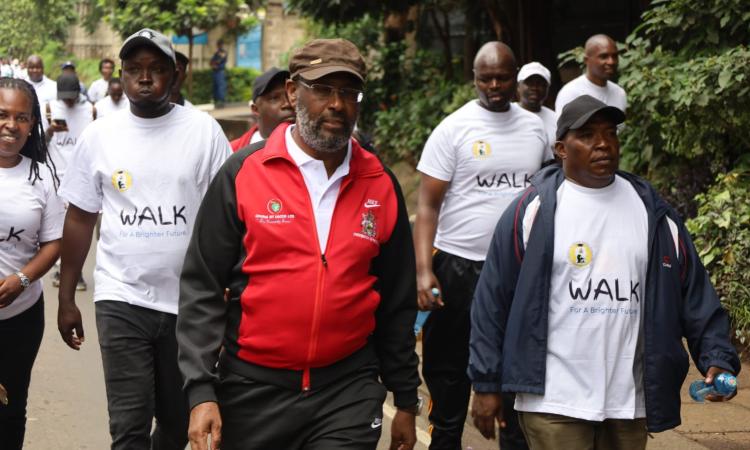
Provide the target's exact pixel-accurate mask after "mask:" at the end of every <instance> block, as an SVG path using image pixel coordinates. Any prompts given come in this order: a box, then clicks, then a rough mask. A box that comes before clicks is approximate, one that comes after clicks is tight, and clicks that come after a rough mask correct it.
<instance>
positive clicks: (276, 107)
mask: <svg viewBox="0 0 750 450" xmlns="http://www.w3.org/2000/svg"><path fill="white" fill-rule="evenodd" d="M287 78H289V71H288V70H282V69H279V68H276V67H271V68H270V69H268V70H267V71H265V72H263V73H262V74H261V75H259V76H258V77H257V78H256V79H255V81H253V102H252V105H250V108H251V109H252V111H253V114H254V115H255V116H256V117H257V119H258V120H257V123H256V124H255V125H253V126H252V127H250V130H248V131H247V132H246V133H245V134H243V135H242V136H240V137H239V138H237V139H235V140H233V141H232V142H230V144H231V145H232V150H233V151H235V152H236V151H237V150H239V149H241V148H242V147H244V146H246V145H249V144H254V143H256V142H260V141H262V140H263V139H268V136H270V135H271V132H272V131H273V130H274V129H275V128H276V127H277V126H278V125H279V124H280V123H283V122H294V109H292V105H290V104H289V99H287V98H286V88H285V86H286V80H287Z"/></svg>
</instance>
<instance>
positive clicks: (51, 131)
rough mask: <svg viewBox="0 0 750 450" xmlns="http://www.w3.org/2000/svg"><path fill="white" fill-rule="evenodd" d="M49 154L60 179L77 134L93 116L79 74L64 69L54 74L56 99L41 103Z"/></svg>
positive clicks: (71, 152)
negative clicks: (58, 74) (84, 95)
mask: <svg viewBox="0 0 750 450" xmlns="http://www.w3.org/2000/svg"><path fill="white" fill-rule="evenodd" d="M41 107H42V108H43V110H42V111H43V112H42V113H43V114H48V115H49V121H47V120H43V121H42V124H43V125H44V131H45V135H46V137H47V145H48V147H49V153H50V158H52V161H54V163H55V168H56V169H57V174H58V176H59V177H60V179H61V180H62V179H63V177H64V176H65V171H66V168H67V165H68V162H69V160H70V158H72V156H73V151H74V150H75V148H76V144H77V142H78V138H79V136H81V133H83V130H84V129H85V128H86V127H87V126H88V124H90V123H91V122H93V120H94V107H93V105H92V104H91V103H89V102H88V101H86V99H85V98H84V97H83V95H81V90H80V84H79V81H78V77H77V76H75V75H74V74H69V73H64V74H62V75H60V76H59V77H58V78H57V100H55V101H51V102H49V103H47V104H43V105H42V106H41Z"/></svg>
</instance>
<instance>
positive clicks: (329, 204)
mask: <svg viewBox="0 0 750 450" xmlns="http://www.w3.org/2000/svg"><path fill="white" fill-rule="evenodd" d="M293 128H294V126H291V127H289V128H287V129H286V136H285V139H286V148H287V150H288V151H289V156H291V157H292V159H293V160H294V162H295V163H296V164H297V167H299V171H300V172H301V173H302V178H303V179H304V180H305V186H306V187H307V193H308V194H309V195H310V201H311V202H312V209H313V213H314V214H315V228H316V229H317V231H318V243H319V244H320V253H325V250H326V243H327V242H328V233H329V231H330V229H331V219H332V218H333V209H334V208H335V207H336V199H337V198H338V196H339V188H340V187H341V180H342V179H343V178H344V177H345V176H347V175H349V162H350V161H351V159H352V143H351V140H349V144H348V146H347V149H346V157H344V161H343V162H342V163H341V164H340V165H339V166H338V167H337V168H336V170H335V171H334V172H333V174H332V175H331V177H330V178H329V177H328V172H326V167H325V164H324V163H323V161H321V160H319V159H315V158H313V157H312V156H310V155H308V154H307V153H305V151H304V150H302V149H301V148H300V147H299V145H297V143H296V142H294V138H293V137H292V129H293Z"/></svg>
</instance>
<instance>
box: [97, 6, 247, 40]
mask: <svg viewBox="0 0 750 450" xmlns="http://www.w3.org/2000/svg"><path fill="white" fill-rule="evenodd" d="M88 3H89V5H90V6H91V10H90V13H89V16H88V17H87V18H86V19H85V23H86V24H87V27H88V28H89V29H92V28H93V27H95V25H96V22H97V21H98V20H99V19H102V18H103V19H104V20H106V21H107V22H109V24H110V26H112V28H114V29H115V30H116V31H117V32H119V33H120V34H121V35H122V36H123V37H127V36H129V35H131V34H133V33H135V32H136V31H138V30H140V29H141V28H146V27H148V28H152V29H155V30H159V31H173V32H175V33H178V34H182V35H188V33H192V29H193V28H197V29H211V28H214V27H215V26H217V25H219V24H227V23H228V22H232V23H233V24H235V25H236V22H235V21H236V14H237V12H238V11H239V10H240V5H242V3H243V2H242V0H88ZM253 24H254V23H253V22H246V21H243V22H241V25H242V26H252V25H253Z"/></svg>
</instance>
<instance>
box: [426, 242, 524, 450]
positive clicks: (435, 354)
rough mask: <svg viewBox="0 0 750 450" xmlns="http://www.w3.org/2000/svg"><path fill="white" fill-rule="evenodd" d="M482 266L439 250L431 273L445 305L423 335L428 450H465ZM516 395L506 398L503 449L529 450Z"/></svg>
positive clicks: (434, 313)
mask: <svg viewBox="0 0 750 450" xmlns="http://www.w3.org/2000/svg"><path fill="white" fill-rule="evenodd" d="M482 265H483V262H482V261H471V260H468V259H465V258H461V257H460V256H456V255H451V254H450V253H446V252H443V251H438V252H437V253H436V254H435V256H434V257H433V260H432V269H433V272H434V273H435V276H436V277H437V279H438V281H439V282H440V286H441V287H442V292H441V296H442V300H443V302H444V303H445V306H444V307H443V308H441V309H438V310H435V311H433V312H432V313H431V314H430V316H429V317H428V318H427V321H426V322H425V324H424V331H423V335H422V376H423V378H424V381H425V384H427V389H428V390H429V391H430V400H431V401H430V415H429V419H430V424H431V428H432V433H431V436H432V442H431V444H430V450H461V448H462V447H461V435H462V434H463V430H464V422H465V421H466V414H467V411H468V407H469V397H470V395H471V382H470V381H469V377H468V375H467V374H466V371H467V368H468V366H469V335H470V332H471V321H470V311H471V301H472V298H473V297H474V289H475V287H476V284H477V281H478V280H479V274H480V273H481V271H482ZM513 400H514V398H513V395H512V394H507V395H503V406H504V412H505V420H506V422H507V427H506V428H505V429H504V430H503V431H502V432H501V433H500V448H501V449H503V450H528V446H527V445H526V441H525V439H524V437H523V432H522V431H521V429H520V427H519V425H518V416H517V414H516V412H515V410H514V409H513Z"/></svg>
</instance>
